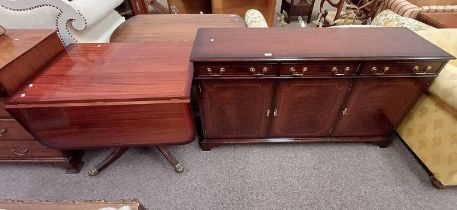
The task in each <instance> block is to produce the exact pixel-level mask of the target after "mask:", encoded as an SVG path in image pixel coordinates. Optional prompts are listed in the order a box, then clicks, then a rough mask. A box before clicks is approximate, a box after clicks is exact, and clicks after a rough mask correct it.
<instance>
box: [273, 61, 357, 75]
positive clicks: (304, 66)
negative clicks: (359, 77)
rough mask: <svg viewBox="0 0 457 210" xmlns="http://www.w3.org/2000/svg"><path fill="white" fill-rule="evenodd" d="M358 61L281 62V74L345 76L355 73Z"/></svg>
mask: <svg viewBox="0 0 457 210" xmlns="http://www.w3.org/2000/svg"><path fill="white" fill-rule="evenodd" d="M358 67H359V64H358V63H333V64H332V63H327V64H324V63H322V64H320V63H284V64H281V70H280V75H281V76H295V77H306V76H347V75H355V74H356V73H357V69H358Z"/></svg>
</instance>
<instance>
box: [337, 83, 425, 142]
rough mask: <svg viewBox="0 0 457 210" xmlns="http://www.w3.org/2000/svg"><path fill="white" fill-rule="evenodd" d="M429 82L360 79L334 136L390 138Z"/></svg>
mask: <svg viewBox="0 0 457 210" xmlns="http://www.w3.org/2000/svg"><path fill="white" fill-rule="evenodd" d="M429 81H431V79H430V78H378V79H359V80H358V81H357V82H356V83H355V85H354V88H353V90H352V91H351V93H350V96H349V98H348V100H347V103H346V106H345V108H346V110H345V111H343V114H342V115H343V116H342V117H341V119H340V120H339V122H338V123H337V125H336V127H335V129H334V132H333V133H332V135H333V136H336V137H338V136H354V137H356V136H387V135H391V134H392V132H393V129H394V128H395V127H396V126H397V125H398V124H399V123H400V122H401V120H402V119H403V117H404V116H405V115H406V114H407V112H408V111H409V110H410V109H411V107H412V106H413V105H414V104H415V103H416V101H417V99H418V98H419V96H420V95H421V93H422V91H423V90H424V89H425V88H426V87H427V84H428V83H429Z"/></svg>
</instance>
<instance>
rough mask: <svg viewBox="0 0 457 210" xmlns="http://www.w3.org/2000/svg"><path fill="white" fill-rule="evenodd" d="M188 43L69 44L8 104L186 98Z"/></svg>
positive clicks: (190, 72) (190, 71) (189, 72)
mask: <svg viewBox="0 0 457 210" xmlns="http://www.w3.org/2000/svg"><path fill="white" fill-rule="evenodd" d="M191 49H192V42H169V43H168V42H150V43H105V44H75V45H71V46H70V47H68V48H67V49H66V51H63V52H62V53H61V54H60V55H58V56H57V57H56V58H55V59H54V60H53V61H51V62H50V63H49V64H48V65H47V66H46V67H45V68H44V69H43V72H42V74H40V75H39V76H38V77H37V78H36V79H35V80H33V81H32V82H30V84H29V85H27V86H25V87H24V89H22V90H21V91H19V92H18V93H17V94H16V95H14V96H13V98H12V99H11V100H10V101H8V104H39V103H41V104H46V103H64V102H109V101H160V100H173V99H178V100H180V99H182V100H188V99H189V95H190V86H191V84H192V76H193V69H192V66H191V65H190V63H189V54H190V52H191Z"/></svg>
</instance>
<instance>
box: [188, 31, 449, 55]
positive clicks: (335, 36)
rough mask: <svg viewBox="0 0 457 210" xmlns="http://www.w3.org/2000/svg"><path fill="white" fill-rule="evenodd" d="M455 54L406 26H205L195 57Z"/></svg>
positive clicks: (195, 47)
mask: <svg viewBox="0 0 457 210" xmlns="http://www.w3.org/2000/svg"><path fill="white" fill-rule="evenodd" d="M451 58H453V56H452V55H450V54H449V53H447V52H445V51H443V50H442V49H440V48H438V47H436V46H435V45H433V44H432V43H430V42H428V41H427V40H425V39H423V38H422V37H420V36H419V35H417V34H415V33H414V32H412V31H410V30H409V29H407V28H400V27H395V28H387V27H370V28H305V29H303V28H257V29H256V28H217V29H215V28H202V29H199V31H198V32H197V37H196V39H195V42H194V47H193V50H192V55H191V61H209V62H212V61H214V62H218V61H275V60H277V61H325V60H333V61H337V60H346V61H347V60H389V59H392V60H409V59H415V60H417V59H442V60H447V59H451Z"/></svg>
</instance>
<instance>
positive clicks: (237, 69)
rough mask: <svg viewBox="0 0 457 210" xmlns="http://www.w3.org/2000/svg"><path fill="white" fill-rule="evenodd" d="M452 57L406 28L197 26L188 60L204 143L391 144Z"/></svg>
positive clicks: (209, 146) (208, 144) (206, 146)
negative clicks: (424, 93) (416, 103)
mask: <svg viewBox="0 0 457 210" xmlns="http://www.w3.org/2000/svg"><path fill="white" fill-rule="evenodd" d="M290 36H296V37H301V38H302V40H299V41H297V40H287V39H283V37H290ZM278 40H282V42H278ZM352 40H354V41H352ZM392 40H397V41H395V42H393V41H392ZM367 52H369V53H367ZM452 58H453V57H452V56H451V55H450V54H448V53H446V52H444V51H443V50H441V49H439V48H437V47H436V46H434V45H433V44H431V43H429V42H427V41H426V40H424V39H422V38H421V37H419V36H417V35H416V34H414V33H413V32H411V31H409V30H408V29H404V28H352V29H341V28H331V29H329V28H326V29H321V28H310V29H293V28H288V29H284V28H281V29H277V28H268V29H248V30H247V29H237V28H233V29H200V30H199V31H198V33H197V37H196V40H195V44H194V48H193V51H192V55H191V61H193V63H194V68H195V69H196V71H195V72H196V73H195V75H194V84H195V85H196V86H197V88H198V89H199V92H200V93H199V94H198V97H199V104H198V106H199V107H198V108H196V109H195V110H199V112H200V115H197V116H201V117H200V118H201V119H200V120H201V125H202V131H201V132H200V133H202V136H201V141H200V145H201V147H202V149H203V150H210V149H211V148H212V147H214V146H217V145H221V144H239V143H262V142H366V143H374V144H378V145H379V146H381V147H386V146H387V145H388V144H389V143H390V142H391V141H392V134H393V132H394V129H395V127H396V126H397V125H398V124H399V123H400V122H401V120H402V119H403V117H404V116H405V115H406V113H407V112H408V111H409V109H410V108H411V107H412V106H413V105H414V103H415V102H416V100H417V99H418V98H419V96H420V95H421V94H422V93H423V92H424V91H425V90H426V88H427V87H428V85H429V84H430V83H431V82H432V81H433V79H434V78H435V77H436V76H437V75H438V73H439V72H440V70H441V69H442V68H443V66H444V65H445V64H446V63H447V61H448V60H449V59H452Z"/></svg>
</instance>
